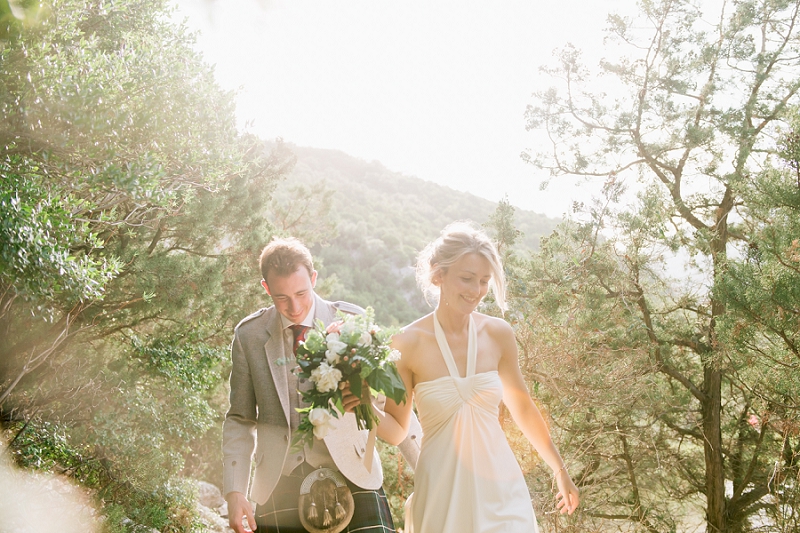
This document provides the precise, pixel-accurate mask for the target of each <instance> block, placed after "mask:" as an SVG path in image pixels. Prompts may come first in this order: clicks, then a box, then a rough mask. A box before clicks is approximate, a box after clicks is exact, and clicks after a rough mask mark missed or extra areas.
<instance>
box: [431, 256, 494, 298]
mask: <svg viewBox="0 0 800 533" xmlns="http://www.w3.org/2000/svg"><path fill="white" fill-rule="evenodd" d="M491 279H492V268H491V265H490V264H489V260H488V259H486V258H485V257H483V256H482V255H480V254H477V253H474V252H472V253H468V254H464V255H463V256H461V258H459V260H458V261H456V262H455V263H453V265H451V266H450V268H448V269H446V270H445V271H443V272H439V273H437V274H436V276H435V278H434V283H435V284H436V285H438V286H439V289H440V290H441V296H440V299H439V305H440V306H441V305H446V306H449V307H451V308H453V309H454V310H460V311H463V312H465V313H471V312H472V311H474V310H475V309H476V308H477V307H478V304H479V303H481V300H482V299H483V297H484V296H486V293H487V292H489V280H491Z"/></svg>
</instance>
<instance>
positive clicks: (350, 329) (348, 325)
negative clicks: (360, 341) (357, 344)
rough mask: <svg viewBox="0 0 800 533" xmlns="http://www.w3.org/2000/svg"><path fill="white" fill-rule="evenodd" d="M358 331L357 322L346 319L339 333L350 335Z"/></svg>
mask: <svg viewBox="0 0 800 533" xmlns="http://www.w3.org/2000/svg"><path fill="white" fill-rule="evenodd" d="M355 331H356V323H355V322H354V321H353V320H345V321H344V324H342V327H341V328H340V329H339V333H341V334H342V335H343V336H350V335H352V334H353V333H355Z"/></svg>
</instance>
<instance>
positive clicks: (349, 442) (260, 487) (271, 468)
mask: <svg viewBox="0 0 800 533" xmlns="http://www.w3.org/2000/svg"><path fill="white" fill-rule="evenodd" d="M260 266H261V274H262V276H263V279H262V281H261V284H262V285H263V286H264V289H265V290H266V291H267V294H269V295H270V296H271V297H272V301H273V306H272V307H269V308H266V309H261V310H259V311H256V312H255V313H253V314H252V315H250V316H248V317H246V318H245V319H244V320H242V321H241V322H240V323H239V325H238V326H236V330H235V333H234V339H233V344H232V346H231V359H232V362H233V367H232V370H231V377H230V387H231V393H230V409H229V410H228V413H227V414H226V416H225V422H224V423H223V445H222V447H223V461H224V464H223V475H224V482H223V483H224V486H223V494H225V499H226V500H227V502H228V517H229V521H230V526H231V527H232V528H233V529H234V531H236V533H243V532H244V531H245V528H244V525H243V519H244V518H245V517H246V519H247V524H248V525H249V528H250V529H256V527H257V529H258V533H264V532H270V533H271V532H275V533H278V532H280V533H293V532H297V533H300V532H305V531H306V529H304V528H303V526H302V523H301V522H300V518H299V514H298V499H299V495H300V488H301V484H302V483H303V480H304V478H306V476H307V475H308V474H310V473H311V472H313V471H314V470H315V469H317V468H321V467H325V468H330V469H332V470H335V471H338V472H339V473H341V474H342V475H343V476H344V478H346V482H347V485H348V487H349V489H350V491H351V492H352V495H353V502H354V508H355V511H354V514H353V518H352V519H351V521H350V524H349V525H348V527H347V528H346V529H344V531H359V532H360V533H392V532H394V531H395V529H394V524H393V522H392V517H391V515H390V513H389V505H388V502H387V500H386V495H385V494H384V492H383V489H382V488H381V485H382V483H383V472H382V469H381V464H380V460H379V457H378V454H377V452H374V453H373V457H372V468H371V469H370V470H368V469H367V468H366V466H365V464H364V463H365V458H364V454H365V451H366V448H367V446H366V442H367V431H366V430H363V431H358V429H357V427H356V423H355V417H354V416H353V414H352V413H349V412H348V413H347V414H346V415H345V416H344V417H343V418H342V419H341V420H338V421H337V420H335V422H336V427H335V429H333V430H332V431H330V432H329V433H328V435H327V436H326V437H325V438H324V439H323V440H317V439H314V442H313V445H312V446H310V447H309V446H306V447H305V449H304V450H302V451H300V452H297V453H291V452H290V443H291V442H292V436H293V435H292V432H293V431H295V430H296V429H297V427H298V424H299V415H298V413H297V411H296V409H297V408H298V407H301V405H300V395H299V393H298V388H301V389H302V388H304V387H307V386H308V385H307V384H304V383H302V380H300V381H301V382H300V383H298V378H297V376H295V375H294V374H293V373H292V372H291V368H292V365H285V364H283V365H282V364H279V360H280V359H282V358H286V357H289V358H291V357H292V354H293V349H296V345H297V343H298V342H299V340H301V339H302V335H304V330H302V329H301V328H299V327H293V326H306V327H311V326H313V324H314V322H315V321H316V320H317V319H319V320H322V322H323V323H325V324H326V325H327V324H329V323H330V322H332V321H334V320H335V315H336V311H337V310H340V311H343V312H345V313H351V314H356V313H361V312H363V309H361V308H360V307H358V306H356V305H353V304H349V303H346V302H328V301H325V300H323V299H322V298H320V297H319V296H317V294H316V293H315V292H314V286H315V284H316V280H317V272H316V271H315V270H314V266H313V261H312V258H311V253H310V252H309V250H308V248H306V247H305V246H304V245H303V244H302V243H301V242H300V241H298V240H297V239H294V238H288V239H275V240H273V241H272V242H270V243H269V245H267V247H266V248H264V251H263V252H262V253H261V258H260ZM295 330H300V331H299V332H298V334H295V333H294V331H295ZM298 337H299V338H298ZM359 401H360V400H359V399H358V398H356V397H355V396H353V395H352V394H347V395H346V397H345V399H344V404H345V408H346V410H350V411H352V408H353V407H355V405H357V404H358V403H359ZM416 427H417V428H418V424H417V425H416ZM419 441H420V434H419V433H418V432H415V431H414V426H412V431H411V432H410V433H409V437H408V438H407V439H406V441H405V442H404V443H403V444H402V445H401V451H403V453H404V455H406V456H407V457H408V458H409V459H410V462H411V463H412V466H414V464H415V460H416V455H418V453H419ZM254 452H255V454H254ZM254 455H255V472H254V475H253V480H252V485H251V486H249V485H250V469H251V463H252V460H253V456H254ZM248 486H249V489H250V499H251V500H253V501H255V503H256V509H255V512H254V511H253V509H252V506H251V504H250V502H249V501H248V498H247V496H246V495H247V493H248Z"/></svg>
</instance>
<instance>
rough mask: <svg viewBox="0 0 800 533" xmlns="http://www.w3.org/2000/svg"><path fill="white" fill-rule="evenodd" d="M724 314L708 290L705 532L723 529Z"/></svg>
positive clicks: (721, 231) (718, 257) (719, 225)
mask: <svg viewBox="0 0 800 533" xmlns="http://www.w3.org/2000/svg"><path fill="white" fill-rule="evenodd" d="M732 198H733V195H732V194H731V189H730V188H729V187H728V188H726V189H725V194H724V195H723V198H722V201H721V202H720V206H719V208H718V209H717V212H716V216H715V217H714V218H715V224H714V228H715V232H714V235H713V237H712V238H711V241H710V243H709V244H710V248H711V258H712V261H713V264H714V279H715V280H716V279H717V276H719V275H720V274H721V273H722V271H723V269H724V268H725V261H726V259H727V244H728V213H729V212H730V209H731V208H732V207H733V200H732ZM724 314H725V303H724V302H722V301H720V300H719V299H718V298H717V297H715V296H714V295H713V293H712V295H711V322H710V324H709V340H710V341H711V353H710V354H709V355H710V356H711V357H710V358H709V359H706V360H705V361H703V389H704V391H703V392H704V393H705V401H703V402H702V411H703V437H704V440H703V448H704V452H705V460H706V532H707V533H718V532H719V533H723V532H727V527H728V524H727V508H726V507H727V502H726V501H725V465H724V457H723V455H722V371H721V370H720V369H719V368H718V366H717V365H716V362H715V361H714V359H715V358H714V354H715V352H716V350H717V349H718V342H717V328H716V325H717V317H720V316H722V315H724Z"/></svg>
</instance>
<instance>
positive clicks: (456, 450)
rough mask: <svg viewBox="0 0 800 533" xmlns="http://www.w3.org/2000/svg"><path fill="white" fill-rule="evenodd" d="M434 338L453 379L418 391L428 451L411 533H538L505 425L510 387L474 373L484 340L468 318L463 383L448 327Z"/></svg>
mask: <svg viewBox="0 0 800 533" xmlns="http://www.w3.org/2000/svg"><path fill="white" fill-rule="evenodd" d="M433 324H434V332H435V334H436V341H437V343H438V344H439V350H440V351H441V354H442V357H443V358H444V361H445V363H446V364H447V369H448V371H449V373H450V375H449V376H443V377H440V378H437V379H434V380H431V381H425V382H421V383H417V384H416V385H415V386H414V401H415V403H416V406H417V412H418V415H419V421H420V424H421V425H422V449H421V451H420V456H419V462H418V463H417V468H416V470H415V473H414V494H413V496H412V497H411V498H410V499H409V501H408V503H407V505H406V531H408V532H410V533H466V532H469V533H531V532H538V527H537V524H536V517H535V516H534V513H533V506H532V505H531V497H530V493H529V492H528V487H527V485H526V484H525V479H524V477H523V474H522V470H521V469H520V467H519V463H517V460H516V457H514V453H513V452H512V450H511V447H510V446H509V444H508V440H507V439H506V436H505V434H504V433H503V429H502V428H501V426H500V421H499V419H498V414H499V406H500V402H501V400H502V399H503V386H502V383H501V381H500V376H499V375H498V373H497V371H492V372H482V373H479V374H476V373H475V367H476V361H477V348H478V347H477V344H478V342H477V332H476V329H475V322H474V320H473V318H472V315H470V317H469V335H468V343H467V373H466V376H465V377H461V376H460V375H459V373H458V369H457V367H456V364H455V360H454V359H453V355H452V353H451V351H450V347H449V345H448V344H447V338H446V337H445V335H444V331H443V330H442V327H441V325H440V324H439V321H438V319H437V318H436V313H434V314H433Z"/></svg>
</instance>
